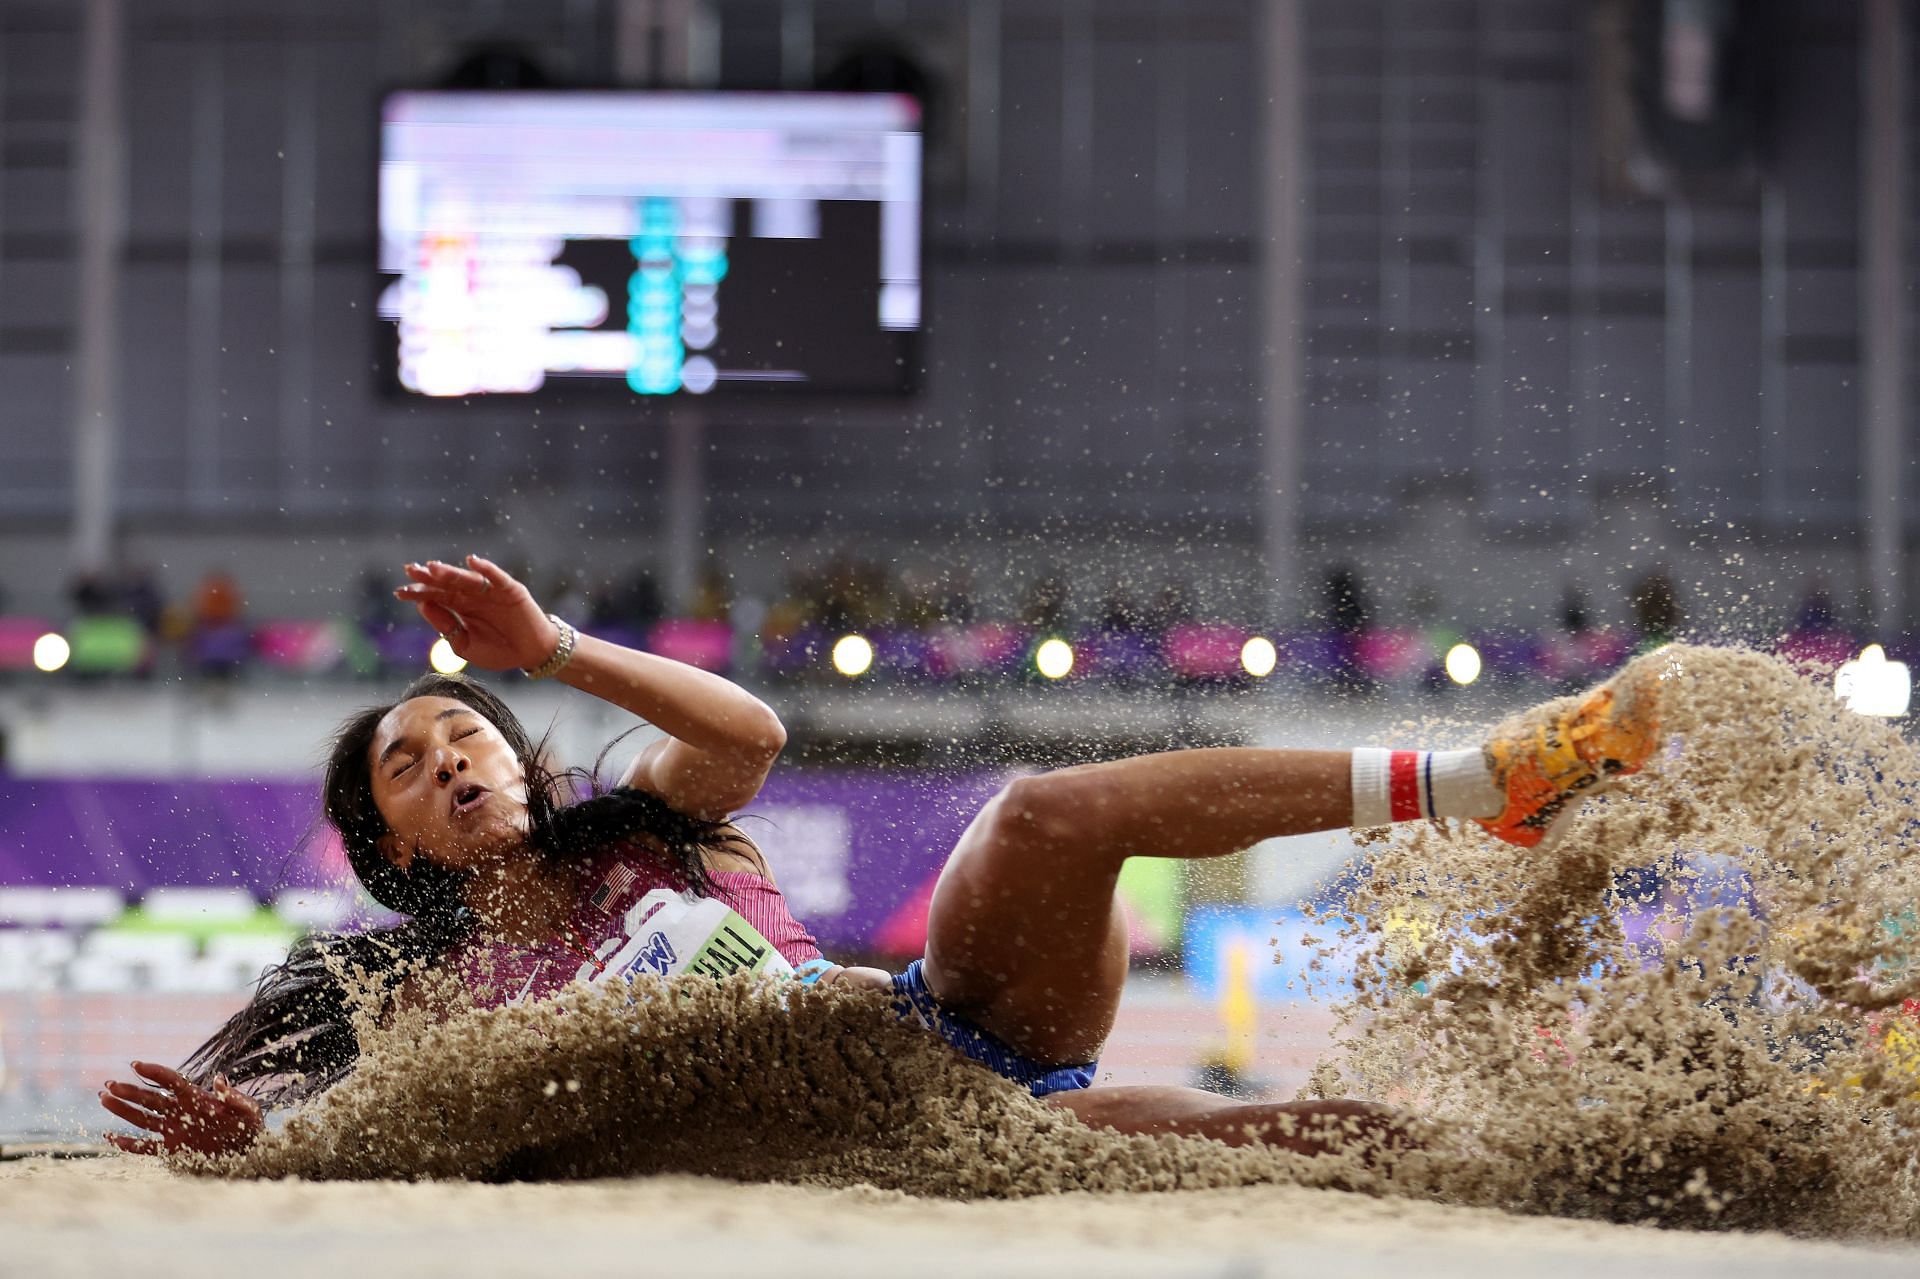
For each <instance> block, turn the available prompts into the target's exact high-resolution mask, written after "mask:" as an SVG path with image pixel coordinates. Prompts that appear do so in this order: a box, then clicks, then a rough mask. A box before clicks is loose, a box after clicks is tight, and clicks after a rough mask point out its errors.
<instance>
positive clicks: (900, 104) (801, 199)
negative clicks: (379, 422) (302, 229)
mask: <svg viewBox="0 0 1920 1279" xmlns="http://www.w3.org/2000/svg"><path fill="white" fill-rule="evenodd" d="M919 127H920V126H919V108H918V105H917V104H916V103H915V102H914V100H913V99H911V98H907V97H901V96H897V95H891V94H828V93H639V92H634V93H626V92H570V93H569V92H558V93H548V92H407V93H396V94H393V95H391V96H389V97H388V98H387V99H386V102H385V106H384V109H383V112H382V120H381V152H380V271H381V276H382V279H383V281H384V284H383V287H382V289H381V295H380V307H379V316H380V321H381V326H380V332H381V346H382V351H383V363H384V364H386V366H387V368H388V370H389V372H390V373H391V375H392V376H393V378H394V379H395V380H396V381H397V383H398V385H399V386H400V387H401V388H404V389H405V390H406V391H408V392H412V393H415V394H419V395H426V396H474V395H525V394H531V393H535V392H539V391H541V390H542V388H550V387H553V386H555V385H557V384H568V385H577V384H583V383H584V384H601V385H605V386H607V387H610V388H616V389H619V388H624V389H625V390H627V391H629V392H631V393H633V394H636V395H641V396H670V395H704V394H707V393H709V392H714V393H719V392H731V391H739V390H748V391H765V390H768V389H770V388H771V389H778V388H790V389H791V388H800V389H812V390H820V391H838V392H896V393H904V392H907V391H910V390H912V389H913V385H914V377H913V375H914V370H915V367H916V364H917V357H916V354H915V352H916V347H915V342H916V337H917V334H918V331H919V329H920V297H921V294H920V278H921V272H920V256H921V254H920V186H921V180H920V147H921V134H920V131H919Z"/></svg>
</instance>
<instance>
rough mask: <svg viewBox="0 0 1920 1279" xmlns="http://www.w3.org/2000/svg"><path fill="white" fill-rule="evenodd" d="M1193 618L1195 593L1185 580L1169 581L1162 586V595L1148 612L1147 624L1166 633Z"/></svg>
mask: <svg viewBox="0 0 1920 1279" xmlns="http://www.w3.org/2000/svg"><path fill="white" fill-rule="evenodd" d="M1192 620H1193V593H1192V592H1191V591H1190V590H1188V589H1187V584H1186V583H1185V582H1178V581H1174V582H1168V583H1167V584H1166V585H1165V586H1162V587H1161V588H1160V596H1159V598H1158V599H1156V600H1154V602H1153V608H1152V609H1151V610H1149V611H1148V613H1147V626H1148V627H1149V628H1150V629H1152V630H1155V631H1158V632H1160V633H1162V634H1165V633H1166V632H1167V631H1170V630H1172V629H1173V628H1174V627H1176V626H1178V625H1180V623H1182V622H1191V621H1192Z"/></svg>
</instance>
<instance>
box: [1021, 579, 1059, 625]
mask: <svg viewBox="0 0 1920 1279" xmlns="http://www.w3.org/2000/svg"><path fill="white" fill-rule="evenodd" d="M1020 621H1021V622H1022V623H1023V624H1025V625H1027V626H1030V627H1032V628H1033V629H1034V630H1036V631H1058V630H1063V629H1065V628H1066V625H1067V621H1068V617H1067V584H1066V581H1065V580H1064V579H1062V578H1061V576H1060V575H1059V574H1058V573H1051V572H1050V573H1045V574H1042V575H1041V576H1040V577H1038V578H1035V579H1034V580H1033V581H1032V582H1030V583H1028V585H1027V590H1026V594H1025V595H1024V596H1022V597H1021V601H1020Z"/></svg>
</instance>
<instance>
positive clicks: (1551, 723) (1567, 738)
mask: <svg viewBox="0 0 1920 1279" xmlns="http://www.w3.org/2000/svg"><path fill="white" fill-rule="evenodd" d="M1659 746H1660V680H1659V667H1658V665H1657V664H1656V663H1653V662H1649V661H1647V660H1646V659H1644V658H1642V659H1641V660H1639V661H1636V662H1634V663H1632V664H1631V665H1629V666H1627V667H1626V668H1625V669H1624V670H1622V671H1621V672H1620V673H1619V674H1617V675H1615V676H1614V677H1613V678H1612V679H1610V680H1608V681H1607V682H1606V683H1604V684H1602V685H1600V686H1599V687H1598V688H1595V689H1591V690H1589V691H1588V692H1586V693H1583V694H1582V695H1580V696H1579V697H1563V698H1560V699H1559V700H1557V701H1552V702H1548V703H1546V704H1545V705H1544V706H1536V707H1534V708H1533V709H1532V710H1530V711H1527V712H1525V713H1524V714H1522V715H1519V716H1517V717H1516V718H1514V719H1512V720H1509V721H1508V722H1507V723H1506V724H1503V725H1501V727H1500V728H1498V729H1496V730H1495V731H1494V735H1493V739H1492V740H1491V741H1489V742H1488V743H1487V745H1486V747H1485V750H1486V755H1487V767H1488V768H1489V769H1491V770H1492V772H1493V777H1494V780H1495V781H1496V782H1497V783H1498V784H1499V785H1500V787H1501V788H1502V789H1504V790H1505V791H1506V793H1507V806H1506V808H1504V809H1503V810H1501V813H1500V815H1499V816H1498V817H1492V818H1475V819H1474V820H1476V821H1478V822H1479V823H1480V825H1482V826H1484V827H1486V829H1487V830H1488V832H1490V833H1491V834H1492V835H1493V837H1494V838H1495V839H1504V840H1505V841H1507V842H1508V843H1509V844H1518V845H1520V846H1521V847H1522V848H1532V847H1533V846H1534V845H1536V844H1538V843H1539V842H1540V841H1541V840H1543V839H1545V838H1546V837H1547V836H1548V834H1550V833H1551V832H1552V830H1553V828H1554V825H1555V823H1556V822H1557V821H1558V820H1559V819H1560V818H1561V817H1563V816H1566V815H1569V814H1571V813H1572V812H1573V811H1574V809H1576V808H1578V807H1579V805H1578V802H1577V801H1579V800H1581V799H1584V798H1585V797H1586V796H1588V795H1592V794H1598V793H1599V792H1600V791H1601V790H1604V789H1605V788H1606V787H1607V786H1608V785H1609V784H1610V783H1612V781H1613V780H1614V779H1615V778H1617V777H1625V776H1627V775H1628V774H1630V773H1637V772H1639V771H1640V768H1641V766H1642V765H1644V764H1645V763H1646V762H1647V759H1648V757H1649V756H1651V755H1652V754H1653V752H1654V751H1655V750H1657V749H1658V748H1659Z"/></svg>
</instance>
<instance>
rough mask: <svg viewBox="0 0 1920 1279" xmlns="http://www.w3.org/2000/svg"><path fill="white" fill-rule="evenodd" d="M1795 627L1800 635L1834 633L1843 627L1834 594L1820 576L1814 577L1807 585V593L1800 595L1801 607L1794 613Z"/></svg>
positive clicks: (1796, 632)
mask: <svg viewBox="0 0 1920 1279" xmlns="http://www.w3.org/2000/svg"><path fill="white" fill-rule="evenodd" d="M1793 629H1794V633H1795V634H1799V635H1832V634H1834V633H1836V632H1838V631H1839V630H1840V629H1841V626H1840V617H1839V614H1838V612H1837V611H1836V610H1835V609H1834V607H1833V594H1832V592H1830V591H1828V590H1827V584H1826V582H1824V581H1822V580H1821V579H1820V578H1817V577H1816V578H1814V579H1813V581H1812V582H1811V583H1809V584H1808V586H1807V593H1806V594H1805V595H1803V596H1801V597H1800V607H1799V608H1798V609H1797V610H1795V612H1794V615H1793Z"/></svg>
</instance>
